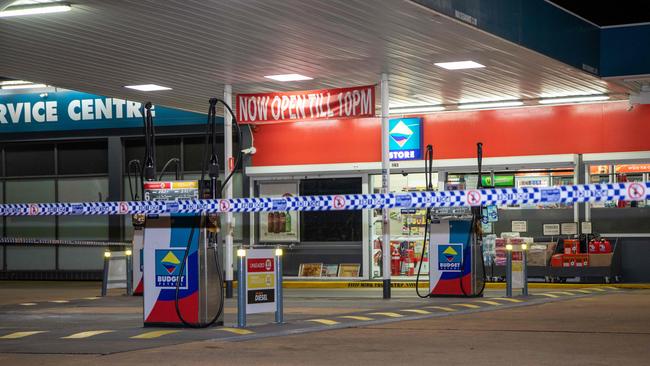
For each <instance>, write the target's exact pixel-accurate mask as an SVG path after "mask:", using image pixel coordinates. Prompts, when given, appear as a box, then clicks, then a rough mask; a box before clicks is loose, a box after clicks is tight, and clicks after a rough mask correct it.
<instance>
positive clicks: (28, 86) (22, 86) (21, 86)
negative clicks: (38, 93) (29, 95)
mask: <svg viewBox="0 0 650 366" xmlns="http://www.w3.org/2000/svg"><path fill="white" fill-rule="evenodd" d="M37 88H47V85H45V84H19V85H3V86H2V89H3V90H10V89H37Z"/></svg>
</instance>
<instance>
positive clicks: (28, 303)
mask: <svg viewBox="0 0 650 366" xmlns="http://www.w3.org/2000/svg"><path fill="white" fill-rule="evenodd" d="M19 305H22V306H34V305H36V303H35V302H24V303H22V304H19Z"/></svg>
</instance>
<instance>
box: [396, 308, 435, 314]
mask: <svg viewBox="0 0 650 366" xmlns="http://www.w3.org/2000/svg"><path fill="white" fill-rule="evenodd" d="M402 311H407V312H409V313H416V314H431V312H430V311H426V310H422V309H404V310H402Z"/></svg>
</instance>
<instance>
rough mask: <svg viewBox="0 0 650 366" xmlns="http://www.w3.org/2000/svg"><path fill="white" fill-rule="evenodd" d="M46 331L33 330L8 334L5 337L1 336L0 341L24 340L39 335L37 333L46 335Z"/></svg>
mask: <svg viewBox="0 0 650 366" xmlns="http://www.w3.org/2000/svg"><path fill="white" fill-rule="evenodd" d="M46 332H47V331H46V330H34V331H31V332H15V333H9V334H6V335H3V336H2V337H0V339H18V338H25V337H29V336H31V335H34V334H39V333H46Z"/></svg>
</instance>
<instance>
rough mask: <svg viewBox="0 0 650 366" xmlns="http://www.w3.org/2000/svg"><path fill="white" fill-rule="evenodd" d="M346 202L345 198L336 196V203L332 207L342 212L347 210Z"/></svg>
mask: <svg viewBox="0 0 650 366" xmlns="http://www.w3.org/2000/svg"><path fill="white" fill-rule="evenodd" d="M345 204H346V200H345V197H343V196H334V202H333V204H332V206H333V207H334V209H336V210H342V209H344V208H345Z"/></svg>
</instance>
